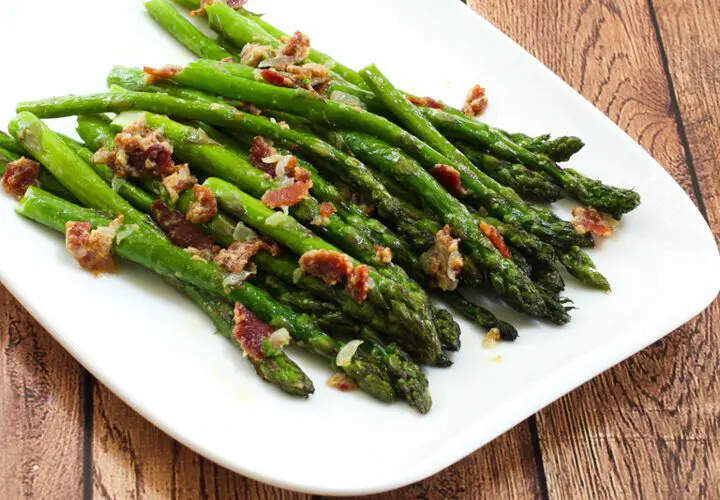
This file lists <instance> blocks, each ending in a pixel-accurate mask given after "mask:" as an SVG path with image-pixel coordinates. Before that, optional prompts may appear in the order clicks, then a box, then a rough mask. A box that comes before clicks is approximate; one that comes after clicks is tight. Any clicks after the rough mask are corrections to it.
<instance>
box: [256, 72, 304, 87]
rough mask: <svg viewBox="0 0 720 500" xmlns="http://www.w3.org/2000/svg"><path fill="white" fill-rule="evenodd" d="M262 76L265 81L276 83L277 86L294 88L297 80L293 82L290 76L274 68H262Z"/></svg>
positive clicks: (271, 83)
mask: <svg viewBox="0 0 720 500" xmlns="http://www.w3.org/2000/svg"><path fill="white" fill-rule="evenodd" d="M260 76H262V78H263V80H265V82H267V83H269V84H270V85H275V86H276V87H290V88H292V87H294V86H295V82H293V81H292V80H291V79H290V78H289V77H287V76H285V75H283V74H282V73H280V72H278V71H275V70H274V69H262V70H260Z"/></svg>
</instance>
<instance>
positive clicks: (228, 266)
mask: <svg viewBox="0 0 720 500" xmlns="http://www.w3.org/2000/svg"><path fill="white" fill-rule="evenodd" d="M265 247H266V245H265V242H264V241H262V240H261V239H259V238H256V239H254V240H248V241H236V242H234V243H233V244H232V245H230V246H229V247H228V248H226V249H222V250H220V252H219V253H218V254H217V255H216V256H215V258H213V261H214V262H215V264H217V265H219V266H222V267H223V268H225V270H227V271H228V272H231V273H241V272H243V271H244V270H245V267H247V265H248V262H250V259H252V258H253V257H254V256H255V254H256V253H258V252H259V251H260V250H264V249H265ZM250 271H253V269H250Z"/></svg>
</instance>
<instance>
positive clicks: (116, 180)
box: [110, 175, 125, 192]
mask: <svg viewBox="0 0 720 500" xmlns="http://www.w3.org/2000/svg"><path fill="white" fill-rule="evenodd" d="M123 184H125V179H123V178H122V177H118V176H117V175H113V178H112V181H110V187H111V188H112V190H113V191H115V192H117V191H118V190H119V189H120V188H121V187H122V185H123Z"/></svg>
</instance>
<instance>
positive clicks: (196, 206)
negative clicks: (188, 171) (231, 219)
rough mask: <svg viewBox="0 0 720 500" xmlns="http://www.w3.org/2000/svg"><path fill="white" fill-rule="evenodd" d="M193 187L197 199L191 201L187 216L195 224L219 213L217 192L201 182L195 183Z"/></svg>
mask: <svg viewBox="0 0 720 500" xmlns="http://www.w3.org/2000/svg"><path fill="white" fill-rule="evenodd" d="M192 189H193V194H194V195H195V199H194V200H193V201H192V203H190V206H189V207H188V210H187V213H186V214H185V218H186V219H187V220H189V221H190V222H192V223H194V224H199V223H201V222H207V221H209V220H210V219H212V218H213V217H215V216H216V215H217V213H218V206H217V199H216V198H215V193H213V192H212V191H211V190H210V189H209V188H207V187H205V186H201V185H200V184H195V185H194V186H193V187H192Z"/></svg>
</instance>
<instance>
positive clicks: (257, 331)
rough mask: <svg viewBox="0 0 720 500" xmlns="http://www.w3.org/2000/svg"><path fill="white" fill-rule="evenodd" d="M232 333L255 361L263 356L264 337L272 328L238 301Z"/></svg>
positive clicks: (266, 336)
mask: <svg viewBox="0 0 720 500" xmlns="http://www.w3.org/2000/svg"><path fill="white" fill-rule="evenodd" d="M233 321H234V322H235V327H234V328H233V334H234V335H235V338H236V339H237V341H238V343H239V344H240V347H242V350H243V352H244V353H245V355H246V356H249V357H250V358H251V359H253V360H255V361H259V360H261V359H263V358H264V357H265V345H264V344H265V339H268V338H270V335H272V333H273V330H272V328H270V327H269V326H268V325H267V323H264V322H262V321H261V320H260V319H259V318H258V317H257V316H255V314H254V313H253V312H252V311H251V310H250V309H248V308H246V307H245V306H244V305H242V304H241V303H240V302H236V303H235V314H234V315H233Z"/></svg>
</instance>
